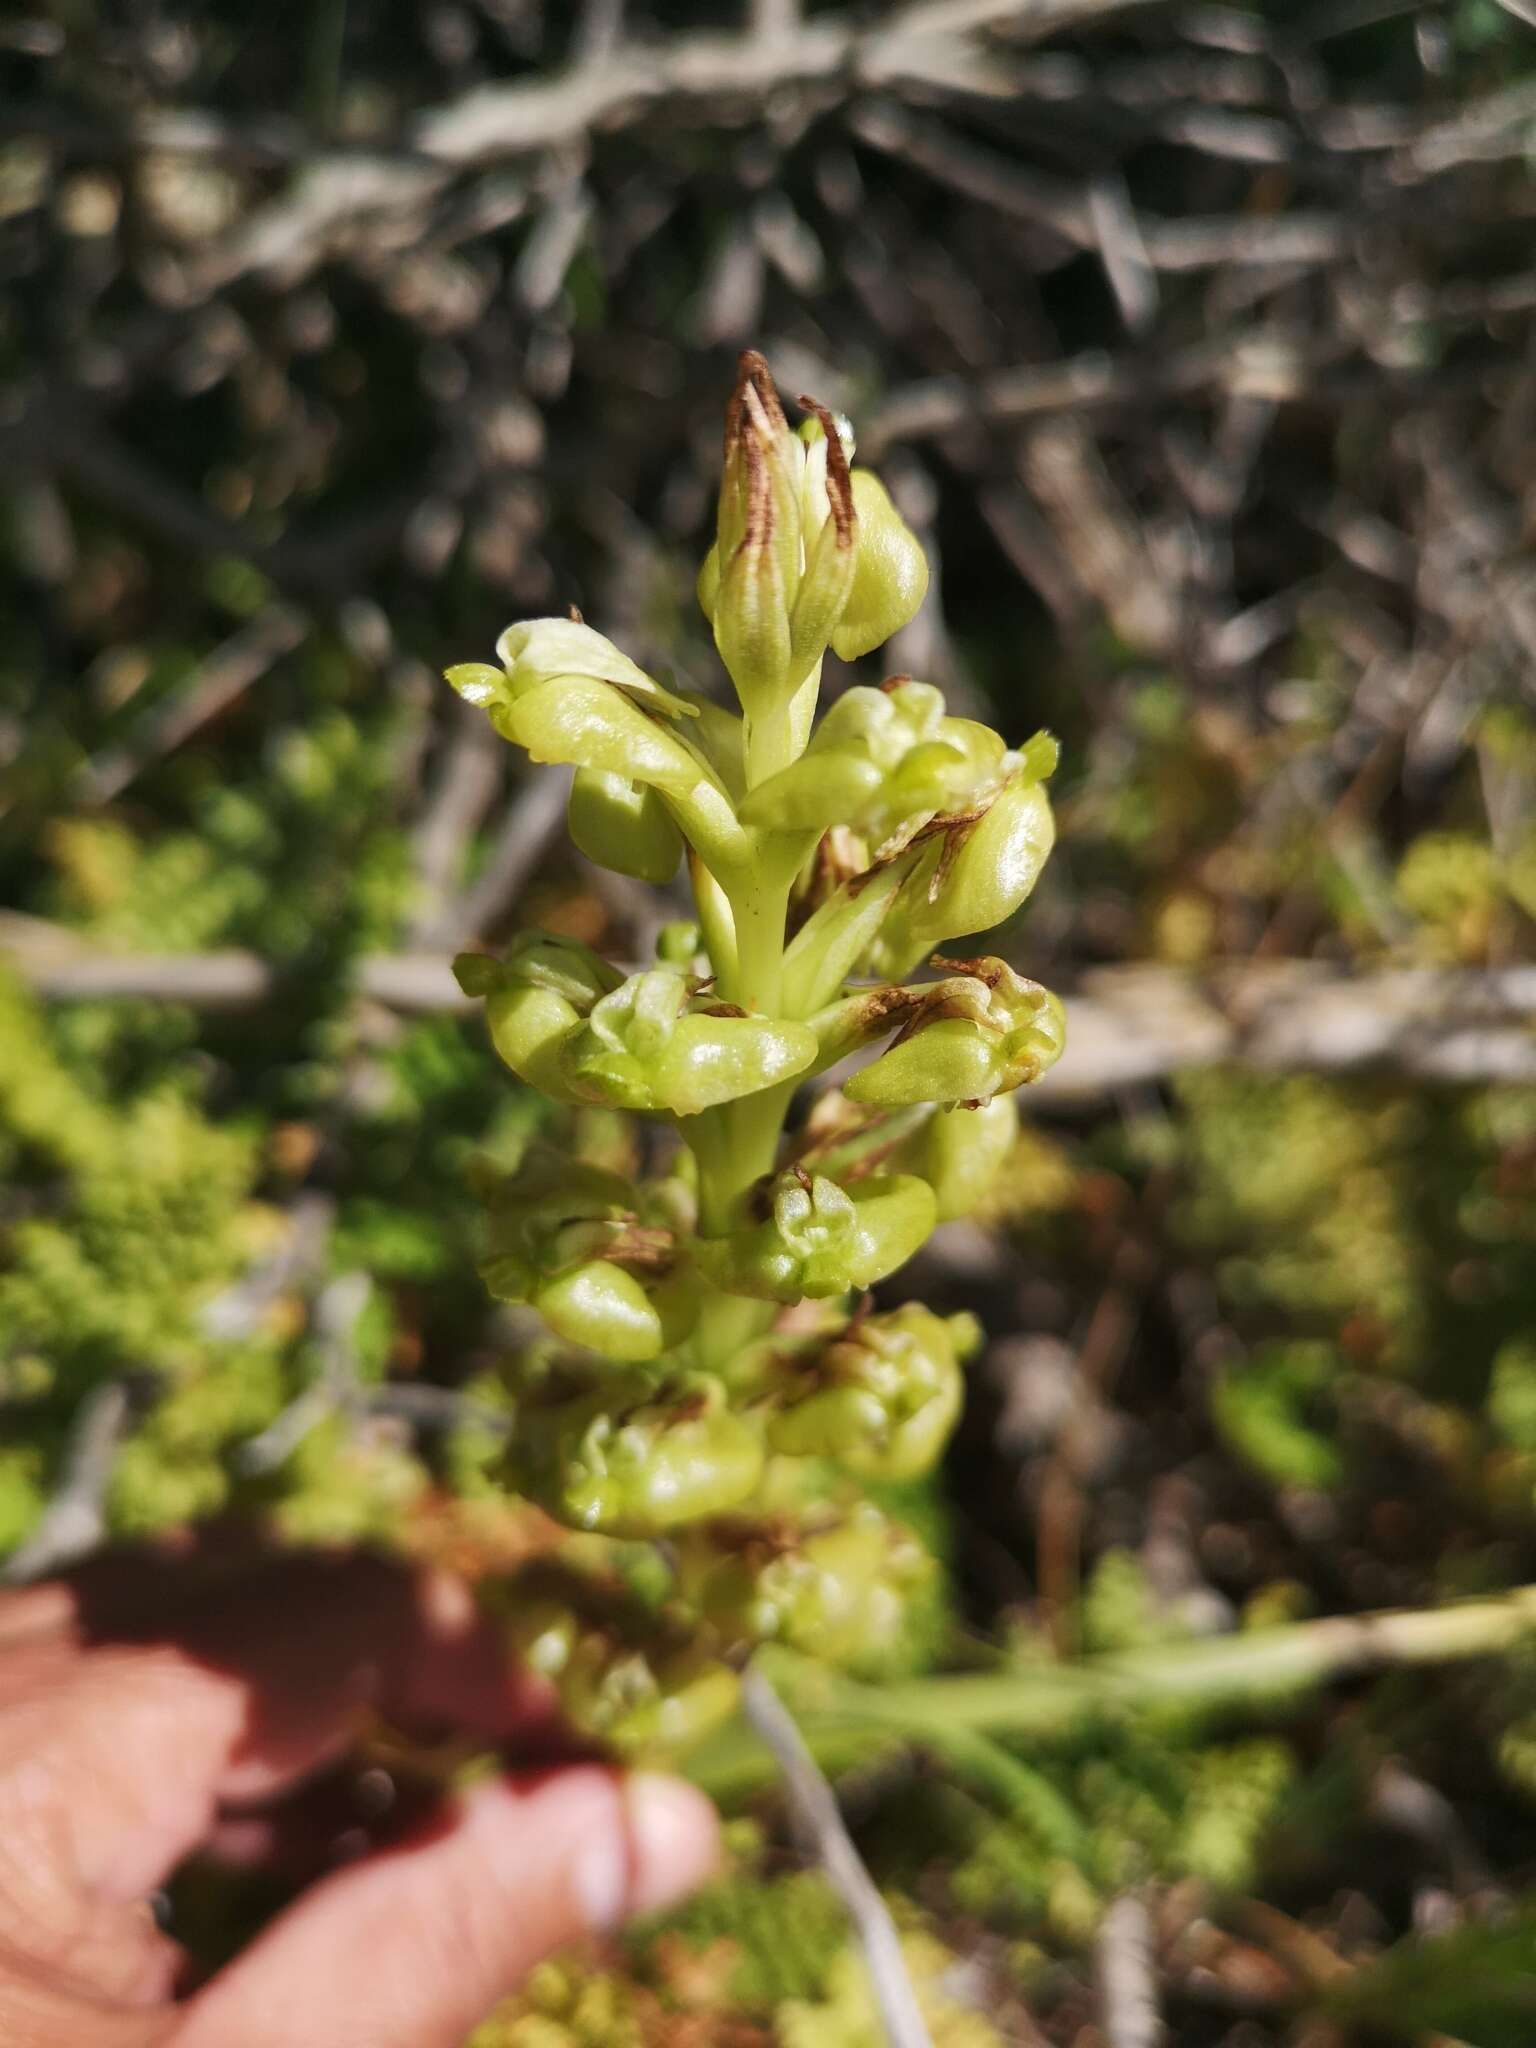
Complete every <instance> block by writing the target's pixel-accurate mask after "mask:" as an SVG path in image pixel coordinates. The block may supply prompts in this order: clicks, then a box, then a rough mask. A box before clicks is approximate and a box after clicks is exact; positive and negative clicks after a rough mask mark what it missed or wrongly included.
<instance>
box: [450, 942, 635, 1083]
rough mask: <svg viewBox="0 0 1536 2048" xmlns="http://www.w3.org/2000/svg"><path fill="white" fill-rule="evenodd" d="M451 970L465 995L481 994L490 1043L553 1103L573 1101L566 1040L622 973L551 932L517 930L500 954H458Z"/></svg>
mask: <svg viewBox="0 0 1536 2048" xmlns="http://www.w3.org/2000/svg"><path fill="white" fill-rule="evenodd" d="M453 971H454V976H455V978H456V979H457V981H458V984H459V986H460V988H462V989H463V991H464V993H465V994H466V995H470V996H483V997H484V998H485V1013H486V1022H487V1024H488V1025H489V1027H490V1033H491V1042H492V1044H493V1045H494V1046H495V1047H496V1050H497V1052H498V1053H500V1055H501V1057H502V1058H503V1059H504V1060H505V1061H506V1063H507V1065H508V1066H509V1067H510V1068H511V1069H512V1071H513V1072H514V1073H515V1074H516V1075H517V1076H518V1077H519V1079H521V1080H524V1081H526V1082H527V1083H528V1084H529V1086H530V1087H533V1088H537V1089H539V1090H540V1091H541V1092H542V1093H543V1094H545V1095H549V1096H552V1097H553V1099H554V1100H555V1101H556V1102H577V1101H579V1100H580V1099H581V1098H580V1097H579V1096H578V1095H577V1094H576V1093H575V1092H574V1091H573V1090H572V1088H571V1086H570V1084H569V1082H568V1081H567V1079H566V1077H565V1074H564V1070H563V1067H562V1063H561V1062H562V1054H563V1050H564V1047H565V1043H566V1041H567V1039H568V1038H569V1037H570V1035H571V1033H572V1032H573V1031H574V1030H575V1029H576V1028H577V1027H578V1026H579V1025H580V1023H581V1021H582V1018H583V1017H584V1016H585V1015H586V1013H587V1012H588V1011H589V1010H590V1009H591V1008H592V1005H593V1004H594V1003H595V1002H597V1001H598V1000H599V998H600V997H602V996H603V995H605V994H607V993H608V992H609V991H610V990H611V989H614V988H616V987H617V986H618V985H619V983H620V981H621V979H622V977H621V976H620V975H619V974H618V972H617V971H616V969H614V968H612V967H610V966H609V965H608V964H607V962H606V961H604V960H601V959H599V958H598V956H597V954H596V953H594V952H592V951H591V949H590V948H589V947H586V946H583V945H580V944H578V943H577V941H576V940H574V939H562V938H558V937H556V936H555V935H553V934H552V933H549V932H539V931H528V932H523V933H520V934H519V936H518V938H517V939H516V940H515V941H514V942H513V944H512V946H511V947H510V948H509V950H508V952H507V953H506V955H505V957H504V958H503V959H501V960H495V959H493V958H492V957H491V956H490V955H489V954H485V953H461V954H459V956H458V957H457V959H456V960H455V961H454V963H453Z"/></svg>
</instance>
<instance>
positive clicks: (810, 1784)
mask: <svg viewBox="0 0 1536 2048" xmlns="http://www.w3.org/2000/svg"><path fill="white" fill-rule="evenodd" d="M742 1705H743V1707H744V1709H745V1711H746V1716H747V1719H748V1720H749V1721H750V1722H751V1724H752V1726H753V1728H754V1729H755V1730H756V1731H757V1733H758V1735H760V1736H761V1737H762V1739H763V1741H764V1742H765V1743H766V1744H767V1745H768V1747H769V1749H771V1750H772V1752H773V1755H774V1760H775V1761H776V1763H777V1764H778V1767H779V1772H780V1775H781V1776H782V1778H783V1781H784V1789H785V1794H786V1797H787V1799H788V1803H789V1813H790V1820H791V1823H792V1825H793V1827H794V1830H795V1833H796V1835H797V1836H798V1837H799V1838H800V1841H801V1845H802V1847H803V1848H804V1849H805V1852H806V1854H807V1855H809V1856H813V1857H814V1858H815V1859H816V1861H817V1862H818V1863H819V1864H820V1865H821V1867H822V1869H823V1870H824V1871H825V1872H826V1874H827V1878H828V1880H829V1882H830V1883H831V1884H832V1886H833V1888H834V1889H835V1890H836V1892H837V1895H838V1897H839V1898H840V1899H841V1900H842V1902H843V1904H844V1906H845V1907H846V1908H847V1912H848V1917H849V1919H850V1920H851V1921H852V1922H853V1928H854V1933H855V1934H856V1936H857V1937H858V1942H859V1946H860V1948H861V1949H862V1950H863V1952H864V1961H865V1964H866V1966H867V1968H868V1970H869V1976H870V1982H871V1984H872V1985H873V1988H874V1993H875V2003H876V2005H877V2007H878V2009H879V2013H880V2020H881V2024H882V2025H883V2026H884V2028H885V2035H886V2040H887V2042H888V2043H889V2048H933V2040H932V2036H931V2035H930V2034H929V2032H928V2027H927V2023H926V2021H925V2020H924V2019H923V2015H922V2012H921V2010H920V2009H919V2006H918V2003H917V1994H916V1992H915V1991H914V1990H913V1989H912V1980H911V1978H910V1977H909V1976H908V1974H907V1965H906V1960H905V1958H904V1957H903V1955H902V1953H901V1937H900V1936H899V1935H898V1934H897V1932H896V1923H895V1922H894V1921H893V1920H892V1918H891V1915H890V1911H889V1908H888V1907H887V1906H886V1903H885V1901H884V1899H882V1898H881V1896H880V1893H879V1891H878V1889H877V1888H876V1885H875V1881H874V1879H873V1878H872V1877H871V1876H870V1874H869V1872H868V1871H867V1870H866V1869H865V1868H864V1863H863V1860H862V1858H861V1857H860V1855H859V1852H858V1850H857V1849H856V1848H855V1847H854V1845H853V1840H852V1837H851V1836H850V1835H849V1833H848V1830H847V1827H846V1826H845V1825H844V1822H843V1816H842V1814H841V1813H840V1812H839V1810H838V1804H837V1796H836V1794H835V1793H834V1792H833V1790H832V1787H831V1786H830V1785H829V1784H828V1783H827V1781H826V1779H825V1777H823V1775H822V1773H821V1771H820V1769H819V1768H818V1766H817V1763H816V1760H815V1758H814V1757H813V1756H812V1755H811V1752H810V1751H809V1749H807V1747H806V1745H805V1739H804V1737H803V1736H802V1735H801V1733H800V1730H799V1729H798V1728H797V1727H796V1725H795V1721H794V1717H793V1715H791V1713H790V1712H789V1710H788V1708H787V1707H786V1706H785V1705H784V1702H783V1701H782V1700H781V1699H780V1698H779V1696H778V1694H777V1693H776V1692H775V1691H774V1689H773V1686H772V1685H771V1684H770V1683H769V1681H768V1679H767V1678H766V1677H765V1675H764V1674H763V1672H762V1671H760V1670H759V1669H758V1668H757V1666H756V1665H749V1666H748V1669H747V1671H746V1674H745V1676H744V1677H743V1679H742Z"/></svg>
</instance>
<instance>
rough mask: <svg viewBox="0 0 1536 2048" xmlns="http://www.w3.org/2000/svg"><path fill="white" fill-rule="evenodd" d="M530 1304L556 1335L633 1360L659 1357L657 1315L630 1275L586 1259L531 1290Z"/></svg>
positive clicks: (606, 1261)
mask: <svg viewBox="0 0 1536 2048" xmlns="http://www.w3.org/2000/svg"><path fill="white" fill-rule="evenodd" d="M532 1301H533V1306H534V1307H535V1308H536V1309H537V1310H538V1311H539V1314H540V1315H541V1316H543V1318H544V1320H545V1322H547V1323H548V1324H549V1327H550V1328H551V1329H552V1330H553V1331H554V1333H555V1335H556V1336H557V1337H563V1338H564V1339H565V1341H566V1342H567V1343H568V1344H579V1345H582V1346H584V1347H585V1348H586V1349H587V1350H590V1351H597V1352H600V1353H601V1354H602V1356H603V1357H604V1358H613V1359H617V1360H619V1361H620V1362H622V1363H625V1364H636V1363H639V1362H641V1361H643V1360H644V1359H647V1358H656V1357H659V1356H660V1353H661V1349H662V1329H661V1317H660V1316H659V1315H658V1314H657V1312H656V1310H655V1309H654V1308H653V1307H652V1306H651V1303H650V1300H649V1299H648V1297H647V1295H646V1292H645V1289H644V1288H643V1287H642V1286H641V1285H640V1282H639V1281H638V1280H637V1279H636V1278H635V1276H634V1275H633V1273H626V1272H625V1270H624V1268H623V1267H622V1266H616V1265H615V1264H614V1263H613V1261H612V1260H611V1259H590V1260H588V1262H587V1263H586V1264H585V1265H582V1266H573V1267H572V1268H571V1269H570V1271H569V1272H565V1273H560V1274H557V1275H556V1276H555V1278H554V1279H552V1280H546V1281H544V1282H543V1283H542V1285H540V1286H538V1287H537V1288H535V1290H534V1292H533V1295H532Z"/></svg>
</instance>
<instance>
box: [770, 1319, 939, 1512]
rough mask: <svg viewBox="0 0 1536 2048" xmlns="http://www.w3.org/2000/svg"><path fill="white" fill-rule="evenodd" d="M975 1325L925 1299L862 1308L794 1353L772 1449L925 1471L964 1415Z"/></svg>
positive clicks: (898, 1473) (879, 1470)
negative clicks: (876, 1310) (963, 1354)
mask: <svg viewBox="0 0 1536 2048" xmlns="http://www.w3.org/2000/svg"><path fill="white" fill-rule="evenodd" d="M975 1329H976V1325H975V1319H974V1318H973V1317H971V1316H956V1317H952V1318H951V1319H950V1321H948V1322H946V1321H944V1320H943V1319H942V1318H941V1317H939V1316H936V1315H934V1314H932V1313H931V1311H930V1310H928V1309H926V1308H923V1307H921V1306H920V1305H919V1304H918V1303H916V1302H909V1303H908V1304H907V1305H906V1306H905V1307H904V1308H899V1309H894V1310H892V1311H890V1312H889V1313H888V1314H885V1315H873V1316H856V1317H855V1318H854V1320H853V1321H852V1322H851V1323H849V1324H848V1326H847V1327H846V1329H845V1330H843V1331H842V1332H841V1333H840V1334H839V1335H837V1336H836V1337H834V1338H832V1339H831V1340H830V1341H828V1342H825V1343H822V1344H820V1345H817V1346H815V1347H813V1348H812V1349H811V1350H810V1351H809V1352H807V1353H803V1354H801V1355H799V1356H793V1355H792V1356H791V1357H790V1358H789V1359H788V1360H786V1361H785V1364H784V1368H783V1371H782V1372H781V1375H780V1379H779V1383H778V1385H777V1386H776V1388H775V1389H774V1400H775V1406H774V1409H773V1411H772V1413H771V1415H770V1419H769V1422H768V1445H769V1448H770V1449H771V1450H774V1451H779V1452H782V1453H784V1454H785V1455H786V1456H789V1457H797V1458H835V1459H836V1460H837V1461H838V1463H839V1464H841V1465H843V1466H844V1467H845V1468H846V1469H847V1470H848V1471H850V1472H857V1473H858V1474H860V1476H861V1477H863V1478H867V1479H878V1480H884V1481H889V1482H897V1481H902V1480H908V1479H918V1478H921V1476H922V1475H923V1474H924V1473H925V1472H928V1471H930V1470H931V1469H932V1467H933V1466H934V1465H935V1464H936V1463H937V1462H938V1459H939V1457H940V1455H941V1454H942V1452H943V1449H944V1446H945V1444H946V1443H947V1442H948V1440H949V1436H950V1432H951V1431H952V1430H953V1428H954V1426H955V1421H956V1418H957V1417H958V1415H959V1413H960V1397H961V1374H960V1351H961V1349H962V1348H968V1347H970V1345H971V1344H972V1343H973V1340H974V1335H975ZM957 1338H958V1339H959V1344H958V1345H957Z"/></svg>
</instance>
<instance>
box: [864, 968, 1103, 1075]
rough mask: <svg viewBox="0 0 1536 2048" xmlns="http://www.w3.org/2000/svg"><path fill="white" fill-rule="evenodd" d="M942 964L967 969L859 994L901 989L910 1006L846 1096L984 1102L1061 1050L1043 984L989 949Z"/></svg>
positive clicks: (1059, 1011) (1054, 1011)
mask: <svg viewBox="0 0 1536 2048" xmlns="http://www.w3.org/2000/svg"><path fill="white" fill-rule="evenodd" d="M943 964H944V965H946V966H955V967H961V968H964V969H965V972H964V973H963V974H958V975H952V976H949V977H947V978H946V979H945V980H943V981H936V982H932V983H930V984H928V985H927V986H926V987H922V988H917V989H913V990H877V991H875V992H874V993H873V995H872V996H871V997H868V998H865V999H864V1000H865V1001H866V1002H871V1003H878V1002H879V1001H880V1000H881V999H882V998H890V997H894V996H904V997H906V998H908V1001H909V1004H910V1007H909V1008H908V1009H907V1011H906V1014H905V1018H904V1021H903V1023H902V1029H901V1033H900V1035H899V1036H898V1038H897V1039H896V1042H895V1043H894V1044H893V1045H892V1047H891V1049H890V1050H889V1052H886V1053H884V1054H882V1056H881V1057H880V1058H879V1059H878V1060H876V1061H875V1062H874V1064H873V1066H869V1067H865V1068H864V1069H863V1071H862V1072H860V1073H857V1074H855V1075H853V1076H852V1078H851V1079H850V1080H849V1081H848V1082H847V1083H846V1085H845V1086H844V1089H843V1093H844V1094H845V1095H846V1096H847V1097H848V1099H849V1101H850V1102H861V1103H867V1104H869V1105H871V1106H872V1107H875V1108H880V1109H894V1108H898V1107H900V1106H901V1105H902V1104H904V1103H910V1102H967V1103H973V1104H974V1103H978V1102H985V1101H988V1100H989V1099H990V1098H991V1097H992V1096H994V1095H997V1094H1000V1093H1003V1092H1004V1091H1006V1090H1008V1089H1011V1088H1021V1087H1023V1086H1024V1085H1025V1084H1026V1083H1027V1082H1030V1081H1037V1080H1038V1079H1039V1078H1040V1076H1041V1075H1042V1074H1043V1073H1044V1072H1045V1070H1046V1068H1047V1067H1049V1066H1052V1065H1054V1063H1055V1062H1056V1061H1057V1060H1058V1059H1059V1058H1060V1057H1061V1050H1062V1045H1063V1043H1064V1037H1065V1031H1066V1013H1065V1012H1064V1010H1063V1008H1062V1005H1061V1002H1060V1000H1059V998H1057V997H1056V996H1053V995H1052V994H1051V993H1050V991H1049V990H1048V989H1044V988H1042V987H1041V986H1040V984H1039V983H1038V982H1035V981H1026V980H1025V979H1024V978H1023V976H1022V975H1018V974H1015V973H1014V971H1013V969H1012V968H1011V967H1010V966H1008V964H1007V963H1006V961H1003V960H997V959H994V958H991V957H987V958H984V959H980V960H966V961H946V962H944V963H943ZM855 1000H857V999H855ZM847 1007H849V1006H848V1005H840V1006H839V1010H841V1009H844V1008H847Z"/></svg>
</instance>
